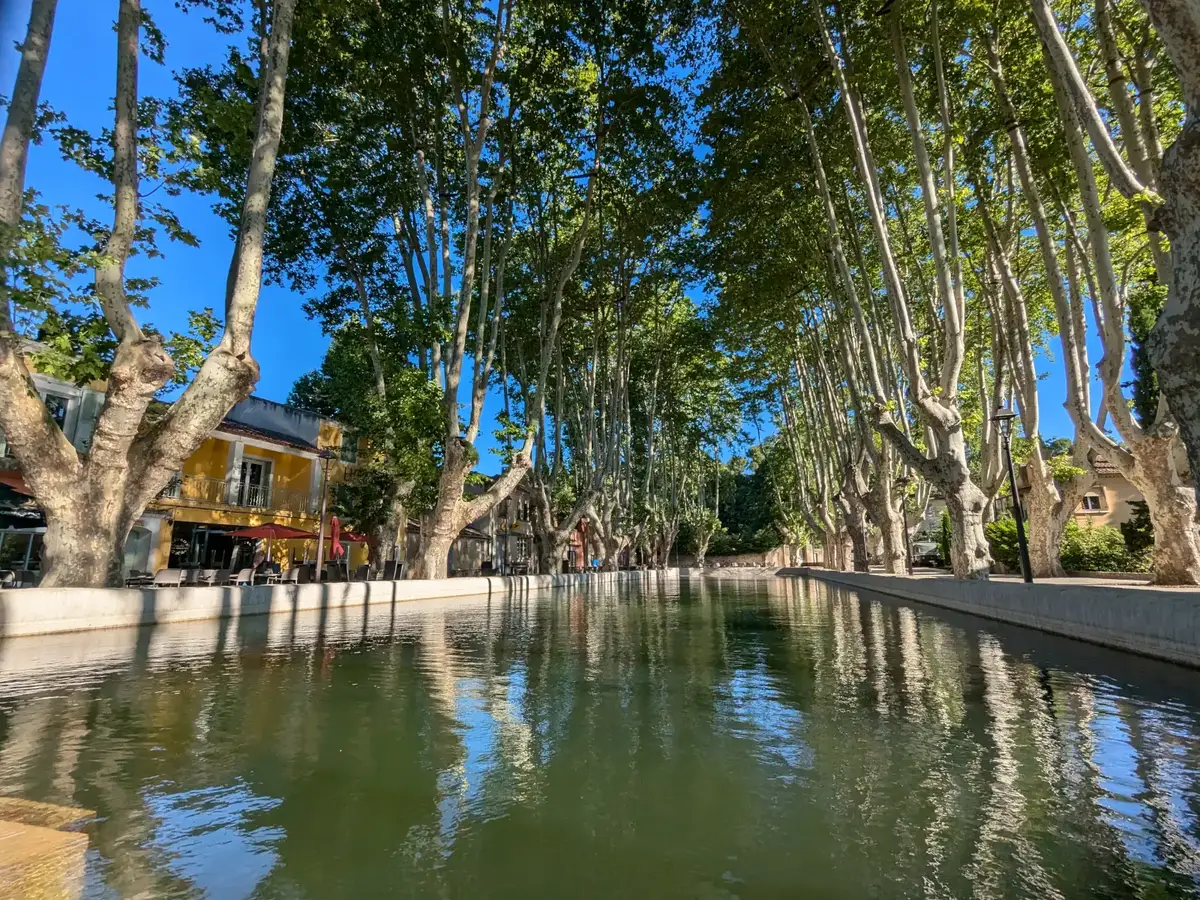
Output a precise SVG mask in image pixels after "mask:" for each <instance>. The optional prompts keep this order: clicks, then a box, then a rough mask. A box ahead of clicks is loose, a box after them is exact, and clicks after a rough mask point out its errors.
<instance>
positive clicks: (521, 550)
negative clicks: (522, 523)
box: [517, 534, 529, 560]
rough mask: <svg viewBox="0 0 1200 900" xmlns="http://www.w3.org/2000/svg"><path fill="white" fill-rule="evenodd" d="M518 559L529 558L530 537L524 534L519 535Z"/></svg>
mask: <svg viewBox="0 0 1200 900" xmlns="http://www.w3.org/2000/svg"><path fill="white" fill-rule="evenodd" d="M517 559H518V560H526V559H529V538H527V537H525V535H523V534H522V535H518V536H517Z"/></svg>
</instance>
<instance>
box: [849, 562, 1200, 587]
mask: <svg viewBox="0 0 1200 900" xmlns="http://www.w3.org/2000/svg"><path fill="white" fill-rule="evenodd" d="M871 574H872V575H886V574H887V573H886V572H884V571H883V569H882V568H879V567H872V568H871ZM892 577H894V578H908V577H910V576H908V575H901V576H892ZM911 577H912V578H913V580H914V581H917V580H922V579H935V578H936V579H947V580H951V581H952V580H953V579H954V576H953V575H951V574H950V573H949V572H947V571H944V570H942V569H916V570H915V571H914V572H913V574H912V576H911ZM988 580H989V581H999V582H1004V583H1011V584H1022V583H1023V582H1022V581H1021V576H1020V575H993V576H992V577H991V578H990V579H988ZM1034 583H1035V584H1069V585H1075V586H1076V587H1124V588H1130V587H1134V588H1145V589H1146V590H1151V591H1200V585H1194V584H1189V585H1175V586H1170V585H1157V584H1151V583H1150V576H1149V575H1146V576H1145V577H1143V578H1138V577H1137V576H1134V577H1128V578H1105V577H1103V576H1083V575H1069V576H1067V577H1065V578H1038V579H1035V581H1034Z"/></svg>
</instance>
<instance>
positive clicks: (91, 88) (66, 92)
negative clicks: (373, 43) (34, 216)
mask: <svg viewBox="0 0 1200 900" xmlns="http://www.w3.org/2000/svg"><path fill="white" fill-rule="evenodd" d="M147 6H148V8H149V9H150V11H151V12H152V13H153V15H154V16H155V19H156V21H157V23H158V25H159V26H160V27H161V28H162V30H163V32H164V34H165V35H166V37H167V42H168V47H167V52H166V65H165V66H158V65H155V64H153V63H151V62H149V61H147V60H145V59H143V61H142V66H141V92H142V94H143V95H156V96H166V95H169V94H171V93H173V91H174V85H173V80H172V75H171V72H172V71H174V70H178V69H182V68H185V67H191V66H197V65H203V64H207V63H212V64H216V63H218V62H219V61H220V60H221V58H222V57H223V54H224V49H225V46H226V40H227V39H226V38H224V37H222V36H220V35H217V34H215V33H214V32H213V31H212V29H211V28H210V27H209V26H207V25H205V24H204V23H203V22H202V21H201V19H200V17H199V15H197V14H195V13H192V14H190V15H188V14H184V13H182V12H180V11H179V10H178V9H177V8H176V7H175V5H174V3H173V2H167V0H157V2H155V0H150V2H148V3H147ZM115 12H116V3H115V0H112V2H108V0H60V2H59V10H58V17H57V20H56V28H55V33H54V40H53V44H52V46H51V52H50V61H49V66H48V68H47V72H46V78H45V82H44V84H43V90H42V99H43V100H44V101H46V102H48V103H50V104H51V105H52V106H53V107H54V108H55V109H56V110H59V111H61V112H63V113H66V115H67V117H68V119H69V120H70V121H71V122H72V123H73V124H75V125H77V126H80V127H85V128H88V129H89V130H93V131H95V130H98V129H100V128H102V127H104V126H106V125H108V124H110V123H111V116H112V113H111V102H112V99H111V98H112V93H113V86H114V80H115V70H114V66H115V58H116V36H115V34H114V33H113V20H114V18H115ZM27 16H28V4H27V2H25V0H0V37H2V38H3V40H4V45H3V46H4V47H5V48H6V49H5V51H4V53H3V56H2V57H0V85H2V87H0V90H4V91H6V92H7V91H8V90H10V89H11V85H12V82H13V78H14V75H15V66H16V60H17V57H16V54H15V53H13V52H12V51H11V50H8V49H7V48H10V47H11V46H12V44H13V42H14V41H18V40H20V38H21V37H22V36H23V33H24V28H25V22H26V19H27ZM27 184H28V185H29V186H31V187H33V188H35V189H36V190H38V191H39V192H41V194H42V197H43V200H44V201H45V202H47V203H49V204H51V205H55V204H66V205H70V206H77V207H83V208H85V209H86V210H89V211H91V212H93V213H95V214H96V215H98V216H99V217H101V218H102V219H107V218H108V216H109V215H110V213H109V212H108V211H107V209H106V207H105V206H104V205H102V204H100V203H99V202H98V201H97V200H96V197H95V195H96V194H98V193H101V192H103V191H105V190H106V189H107V186H106V185H105V184H103V183H102V182H101V181H100V179H98V178H96V177H95V176H93V175H90V174H88V173H86V172H83V171H81V170H80V169H78V168H77V167H75V166H74V165H72V164H69V163H66V162H64V161H62V160H61V159H60V157H59V155H58V152H57V149H56V147H54V146H52V145H51V144H49V143H47V144H44V145H42V146H38V147H34V148H33V149H32V152H31V154H30V162H29V172H28V179H27ZM172 205H173V207H174V208H175V210H176V211H177V212H178V213H179V215H180V217H181V219H182V221H183V223H184V225H185V226H186V227H187V228H189V229H190V230H191V231H192V232H193V233H194V234H196V235H197V236H198V237H199V239H200V246H199V247H198V248H192V247H186V246H183V245H179V244H164V245H163V247H162V249H163V250H164V251H165V258H164V259H158V260H146V259H143V258H138V259H134V260H132V261H131V263H130V274H132V275H149V274H153V275H156V276H158V277H159V279H160V281H161V284H160V286H159V287H158V288H157V289H156V290H155V291H154V292H153V294H152V297H151V305H150V308H149V309H148V310H142V311H139V315H140V316H141V318H142V319H143V320H144V321H146V322H151V323H153V324H154V325H155V326H157V327H158V328H159V329H161V330H163V331H171V330H182V329H183V328H184V327H185V326H186V316H187V311H188V310H190V309H199V308H202V307H205V306H211V307H213V308H214V309H215V310H217V311H218V313H219V312H220V310H221V309H222V307H223V303H224V290H225V276H226V272H227V269H228V266H229V260H230V255H231V253H232V251H233V239H232V236H231V234H230V230H229V227H228V225H227V224H226V223H225V222H224V221H223V220H221V219H220V218H218V217H217V216H216V214H215V213H213V212H212V209H211V203H210V201H209V199H208V198H205V197H200V196H186V195H185V196H182V197H179V198H176V199H174V200H173V201H172ZM302 302H303V298H302V297H301V296H299V295H297V294H294V293H292V292H291V291H289V290H287V289H286V288H284V287H281V286H279V285H265V286H264V287H263V291H262V295H261V298H260V300H259V307H258V317H257V321H256V327H255V330H254V339H253V348H252V349H253V353H254V356H255V358H256V359H257V360H258V362H259V365H260V366H261V371H262V377H261V380H260V381H259V383H258V387H257V389H256V393H257V394H258V395H259V396H262V397H266V398H269V399H272V400H280V401H282V400H285V399H286V397H287V394H288V391H289V390H290V388H291V386H292V384H293V382H294V381H295V380H296V378H297V377H299V376H300V375H302V374H303V373H305V372H307V371H309V370H311V369H314V368H316V367H317V366H318V365H319V364H320V362H321V359H322V357H323V356H324V352H325V349H326V346H327V345H328V339H327V338H326V337H325V336H324V335H323V334H322V333H321V328H320V326H319V325H318V324H317V323H316V322H313V321H310V320H309V319H307V318H306V317H305V316H304V314H303V312H302V311H301V309H300V306H301V303H302ZM1051 346H1052V348H1053V350H1054V353H1055V355H1056V356H1057V352H1058V345H1057V341H1056V340H1055V341H1053V342H1052V344H1051ZM1089 346H1090V352H1091V360H1092V363H1093V365H1094V364H1095V362H1096V361H1097V360H1099V358H1100V347H1099V346H1098V343H1097V341H1096V339H1095V336H1094V331H1090V332H1089ZM1038 368H1039V371H1040V372H1042V373H1044V379H1043V382H1042V390H1041V413H1042V432H1043V434H1044V435H1045V436H1046V437H1055V436H1060V435H1066V436H1069V435H1071V434H1072V432H1073V428H1072V426H1071V422H1070V419H1069V417H1068V416H1067V413H1066V410H1065V409H1064V408H1063V400H1064V398H1065V379H1064V373H1063V369H1062V366H1061V364H1060V363H1059V362H1057V360H1054V359H1046V358H1043V359H1041V360H1039V365H1038ZM464 381H465V382H467V384H465V385H464V388H465V389H466V391H469V379H466V378H464ZM1093 396H1095V397H1097V398H1098V396H1099V390H1098V389H1097V390H1096V391H1095V392H1094V395H1093ZM463 399H466V397H465V393H464V398H463ZM499 405H500V400H499V398H498V397H495V396H489V398H488V404H487V408H486V409H485V415H484V425H483V428H482V431H481V440H480V444H481V446H480V450H481V456H482V464H481V466H480V468H481V469H482V470H483V471H485V472H489V473H494V472H495V471H497V470H498V468H499V466H498V463H497V461H496V458H495V456H494V455H492V454H491V453H490V452H489V451H490V450H491V449H492V448H493V447H494V441H493V440H492V437H491V431H492V429H493V427H494V425H493V416H494V413H495V412H496V411H498V409H499ZM747 427H748V428H749V429H750V431H751V433H753V426H752V425H751V424H750V423H747ZM732 450H733V448H729V450H728V451H727V452H732Z"/></svg>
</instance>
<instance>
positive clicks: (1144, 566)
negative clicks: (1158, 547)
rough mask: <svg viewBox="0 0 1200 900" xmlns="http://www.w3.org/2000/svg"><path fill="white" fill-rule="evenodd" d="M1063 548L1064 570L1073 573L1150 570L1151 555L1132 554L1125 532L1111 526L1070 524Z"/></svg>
mask: <svg viewBox="0 0 1200 900" xmlns="http://www.w3.org/2000/svg"><path fill="white" fill-rule="evenodd" d="M1060 547H1061V552H1062V564H1063V568H1064V569H1066V570H1067V571H1069V572H1145V571H1147V570H1149V568H1150V561H1149V555H1148V554H1146V553H1142V554H1133V553H1130V552H1129V550H1128V549H1127V548H1126V547H1125V538H1124V537H1123V536H1122V535H1121V532H1120V531H1119V530H1117V529H1116V528H1112V527H1110V526H1108V525H1098V526H1080V525H1078V524H1077V523H1076V522H1074V521H1070V522H1067V527H1066V530H1065V531H1064V532H1063V538H1062V544H1061V545H1060Z"/></svg>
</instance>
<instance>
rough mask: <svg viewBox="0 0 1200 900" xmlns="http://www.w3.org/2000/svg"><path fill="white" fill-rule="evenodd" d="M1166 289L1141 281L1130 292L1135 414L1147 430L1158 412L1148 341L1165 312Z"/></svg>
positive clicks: (1155, 377) (1131, 359)
mask: <svg viewBox="0 0 1200 900" xmlns="http://www.w3.org/2000/svg"><path fill="white" fill-rule="evenodd" d="M1166 294H1167V291H1166V288H1164V287H1162V286H1160V285H1158V284H1153V283H1151V282H1145V281H1144V282H1138V283H1137V284H1135V286H1134V287H1133V288H1132V289H1131V290H1130V291H1129V336H1130V339H1131V340H1130V343H1131V344H1132V347H1131V350H1130V354H1129V367H1130V368H1131V369H1132V370H1133V381H1132V382H1130V383H1129V384H1128V385H1127V387H1130V388H1132V394H1133V397H1132V400H1133V412H1134V415H1136V416H1137V418H1138V421H1139V422H1140V423H1141V424H1142V426H1143V427H1149V426H1150V425H1151V424H1153V422H1154V417H1155V415H1156V414H1157V413H1158V375H1156V374H1155V372H1154V367H1153V366H1152V365H1151V364H1150V357H1149V354H1148V353H1147V351H1146V340H1147V338H1149V337H1150V329H1152V328H1153V327H1154V323H1155V322H1156V321H1157V320H1158V314H1159V313H1160V312H1162V307H1163V302H1164V301H1165V300H1166Z"/></svg>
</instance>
